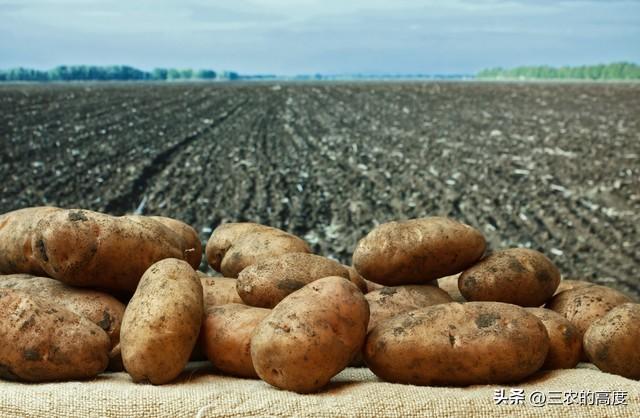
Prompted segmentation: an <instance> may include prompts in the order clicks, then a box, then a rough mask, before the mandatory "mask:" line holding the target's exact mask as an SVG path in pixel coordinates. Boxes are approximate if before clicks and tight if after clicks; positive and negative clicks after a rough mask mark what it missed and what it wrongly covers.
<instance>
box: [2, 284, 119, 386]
mask: <svg viewBox="0 0 640 418" xmlns="http://www.w3.org/2000/svg"><path fill="white" fill-rule="evenodd" d="M0 335H1V336H2V344H0V377H1V378H3V379H9V380H20V381H25V382H47V381H55V380H76V379H88V378H91V377H94V376H96V375H98V374H99V373H101V372H102V371H104V369H105V368H106V367H107V363H108V361H109V349H110V347H111V342H110V341H109V336H108V335H107V334H106V333H105V332H104V330H102V328H100V327H99V326H97V325H96V324H94V323H93V322H91V321H89V320H88V319H86V318H84V317H82V316H80V315H78V314H75V313H73V312H71V311H69V310H67V309H65V308H63V307H61V306H59V305H56V304H53V303H51V302H49V301H47V300H45V299H42V298H39V297H36V296H33V295H32V294H29V293H27V292H22V291H19V290H13V289H0Z"/></svg>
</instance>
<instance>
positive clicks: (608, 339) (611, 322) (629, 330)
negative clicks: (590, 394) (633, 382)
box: [584, 303, 640, 379]
mask: <svg viewBox="0 0 640 418" xmlns="http://www.w3.org/2000/svg"><path fill="white" fill-rule="evenodd" d="M639 323H640V304H637V303H624V304H622V305H618V306H616V307H615V308H613V309H611V311H609V313H607V314H606V315H604V316H603V317H602V318H600V319H598V320H596V321H594V322H593V323H592V324H591V326H589V328H587V331H586V333H585V334H584V350H585V352H586V353H587V357H588V358H589V360H590V361H591V362H592V363H593V364H595V365H596V366H597V367H598V368H599V369H600V370H602V371H603V372H607V373H613V374H617V375H620V376H624V377H627V378H629V379H640V351H638V341H640V327H638V324H639Z"/></svg>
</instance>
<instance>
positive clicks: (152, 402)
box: [0, 365, 640, 418]
mask: <svg viewBox="0 0 640 418" xmlns="http://www.w3.org/2000/svg"><path fill="white" fill-rule="evenodd" d="M502 390H504V393H502ZM520 390H521V391H522V392H520ZM538 393H542V394H545V396H546V401H545V402H544V403H545V406H534V405H533V404H532V401H531V396H532V394H536V395H535V396H536V399H534V402H533V403H541V397H540V396H539V395H537V394H538ZM605 393H608V394H609V395H608V396H605V395H604V394H605ZM625 393H626V396H621V395H620V394H625ZM559 394H562V395H559ZM566 394H569V395H566ZM573 394H576V396H574V395H573ZM590 394H591V395H590ZM596 394H597V395H596ZM521 395H522V396H521ZM566 396H568V397H569V398H575V399H574V400H575V402H572V403H570V402H567V401H566V400H565V399H561V398H564V397H566ZM596 396H597V399H599V400H598V403H600V404H599V405H595V403H596ZM581 397H583V398H584V399H580V398H581ZM614 398H615V399H614ZM560 401H563V402H562V404H560ZM583 401H584V402H583ZM605 401H606V404H604V403H605ZM622 401H624V403H626V404H620V405H613V403H620V402H622ZM497 402H499V404H497ZM510 402H513V403H515V404H513V405H509V403H510ZM501 415H503V416H518V417H553V416H558V417H572V416H575V417H640V383H638V382H636V381H633V380H629V379H625V378H622V377H619V376H614V375H610V374H605V373H602V372H599V371H597V370H594V368H593V367H592V366H591V365H581V366H580V368H578V369H574V370H562V371H552V372H543V373H538V374H537V375H535V376H534V377H533V378H532V379H529V381H528V382H527V383H522V384H518V385H515V386H510V387H508V386H473V387H468V388H435V387H418V386H409V385H399V384H390V383H384V382H381V381H379V380H378V379H377V378H376V377H375V376H374V375H373V374H372V373H371V372H370V371H369V370H367V369H353V368H349V369H347V370H345V371H343V372H342V373H340V374H339V375H338V376H336V377H335V378H334V379H333V380H332V383H331V384H330V386H329V387H328V388H327V389H326V390H325V391H323V392H321V393H318V394H313V395H298V394H295V393H291V392H286V391H282V390H278V389H275V388H273V387H271V386H269V385H268V384H267V383H264V382H262V381H260V380H246V379H236V378H231V377H224V376H218V375H214V374H211V370H209V369H207V368H206V367H205V368H202V367H201V368H200V369H197V370H195V371H194V370H191V371H188V372H185V373H184V374H183V376H182V377H181V378H180V379H179V381H177V382H175V383H173V384H170V385H164V386H152V385H148V384H134V383H132V382H131V380H130V378H129V377H128V375H127V374H125V373H115V374H105V375H102V376H100V377H99V378H98V379H95V380H93V381H89V382H68V383H48V384H23V383H11V382H0V416H2V417H25V416H29V417H49V416H58V417H64V416H82V417H84V416H90V417H102V416H104V417H132V416H145V417H164V416H167V417H195V416H199V417H213V416H224V417H251V416H262V417H271V416H274V417H281V416H313V417H335V416H344V417H348V416H354V417H372V418H374V417H375V418H378V417H387V416H389V417H446V418H449V417H455V416H462V417H465V418H469V417H476V416H479V417H490V416H501Z"/></svg>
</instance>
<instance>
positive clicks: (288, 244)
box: [206, 222, 311, 277]
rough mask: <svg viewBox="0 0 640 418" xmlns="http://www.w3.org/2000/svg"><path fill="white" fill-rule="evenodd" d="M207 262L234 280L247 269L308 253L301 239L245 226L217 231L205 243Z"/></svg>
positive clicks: (233, 226) (249, 225)
mask: <svg viewBox="0 0 640 418" xmlns="http://www.w3.org/2000/svg"><path fill="white" fill-rule="evenodd" d="M206 253H207V261H208V262H209V265H210V266H211V267H212V268H213V269H214V270H216V271H219V272H221V273H222V274H223V275H224V276H225V277H238V274H239V273H240V272H241V271H242V270H243V269H244V268H245V267H247V266H250V265H252V264H256V263H258V262H261V261H265V260H269V259H271V258H274V257H277V256H279V255H282V254H287V253H311V248H309V244H307V243H306V242H305V241H303V240H302V239H300V238H298V237H296V236H295V235H291V234H289V233H287V232H284V231H281V230H280V229H277V228H272V227H269V226H265V225H260V224H254V223H250V222H245V223H230V224H223V225H220V226H219V227H217V228H216V229H215V230H214V231H213V233H212V234H211V237H210V238H209V241H208V242H207V248H206Z"/></svg>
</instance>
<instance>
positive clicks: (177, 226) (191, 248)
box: [149, 216, 202, 270]
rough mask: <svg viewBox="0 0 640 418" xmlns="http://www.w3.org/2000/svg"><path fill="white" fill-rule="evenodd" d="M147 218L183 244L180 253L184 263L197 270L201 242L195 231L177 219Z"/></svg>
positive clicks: (200, 254)
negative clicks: (172, 233)
mask: <svg viewBox="0 0 640 418" xmlns="http://www.w3.org/2000/svg"><path fill="white" fill-rule="evenodd" d="M149 218H151V219H153V220H154V221H158V222H160V223H161V224H163V225H164V226H166V227H167V228H169V229H170V230H172V231H173V232H175V233H176V235H178V236H179V237H180V239H181V240H182V243H183V244H182V251H183V253H184V259H185V261H187V262H188V263H189V264H190V265H191V267H193V268H194V269H196V270H197V269H198V267H200V262H201V261H202V242H200V237H199V236H198V233H197V232H196V230H195V229H193V227H191V226H190V225H187V224H186V223H184V222H182V221H179V220H177V219H173V218H167V217H165V216H150V217H149Z"/></svg>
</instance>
